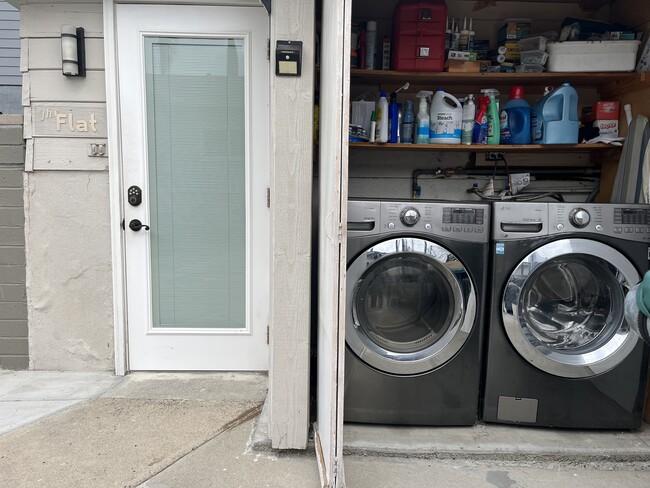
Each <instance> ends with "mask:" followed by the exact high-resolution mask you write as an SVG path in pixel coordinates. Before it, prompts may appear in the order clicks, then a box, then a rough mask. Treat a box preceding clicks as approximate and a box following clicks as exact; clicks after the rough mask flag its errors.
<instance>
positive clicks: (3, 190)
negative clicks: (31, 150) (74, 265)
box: [0, 115, 29, 369]
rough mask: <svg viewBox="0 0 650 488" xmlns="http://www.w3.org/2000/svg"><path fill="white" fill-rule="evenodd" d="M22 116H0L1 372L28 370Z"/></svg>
mask: <svg viewBox="0 0 650 488" xmlns="http://www.w3.org/2000/svg"><path fill="white" fill-rule="evenodd" d="M24 165H25V147H24V141H23V117H22V116H21V115H0V369H27V367H28V366H29V347H28V334H27V298H26V293H25V211H24V204H23V168H24Z"/></svg>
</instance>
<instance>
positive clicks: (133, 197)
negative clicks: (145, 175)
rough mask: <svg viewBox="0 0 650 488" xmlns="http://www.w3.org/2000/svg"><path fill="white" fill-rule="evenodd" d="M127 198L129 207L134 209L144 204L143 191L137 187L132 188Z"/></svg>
mask: <svg viewBox="0 0 650 488" xmlns="http://www.w3.org/2000/svg"><path fill="white" fill-rule="evenodd" d="M127 198H128V201H129V205H133V206H134V207H137V206H138V205H140V204H141V203H142V190H141V189H140V187H139V186H135V185H133V186H130V187H129V189H128V190H127Z"/></svg>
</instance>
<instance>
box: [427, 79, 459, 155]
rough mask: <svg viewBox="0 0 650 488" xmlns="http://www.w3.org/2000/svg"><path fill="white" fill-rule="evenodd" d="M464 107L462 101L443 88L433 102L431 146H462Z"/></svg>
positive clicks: (430, 133)
mask: <svg viewBox="0 0 650 488" xmlns="http://www.w3.org/2000/svg"><path fill="white" fill-rule="evenodd" d="M462 121H463V106H462V104H461V103H460V101H459V100H458V99H457V98H456V97H455V96H453V95H452V94H450V93H447V92H445V91H444V90H443V89H442V88H439V89H438V91H436V94H435V95H434V96H433V100H432V101H431V115H430V120H429V143H430V144H460V140H461V134H462V129H461V127H462Z"/></svg>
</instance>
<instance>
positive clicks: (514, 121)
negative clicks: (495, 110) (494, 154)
mask: <svg viewBox="0 0 650 488" xmlns="http://www.w3.org/2000/svg"><path fill="white" fill-rule="evenodd" d="M500 119H501V120H500V122H501V144H530V105H528V102H527V101H526V100H524V87H523V86H513V87H512V88H511V89H510V100H508V101H507V102H506V104H505V105H504V106H503V109H502V110H501V114H500Z"/></svg>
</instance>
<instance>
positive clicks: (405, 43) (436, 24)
mask: <svg viewBox="0 0 650 488" xmlns="http://www.w3.org/2000/svg"><path fill="white" fill-rule="evenodd" d="M446 23H447V4H446V3H445V1H444V0H433V1H431V0H430V1H428V2H425V1H417V0H401V1H400V2H399V3H398V4H397V6H396V7H395V15H394V16H393V52H392V59H391V61H392V66H393V69H394V70H396V71H442V70H443V69H444V67H445V31H446V28H447V26H446Z"/></svg>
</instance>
